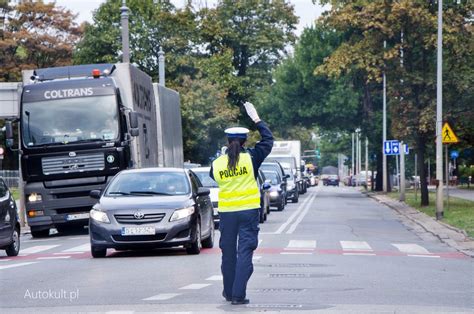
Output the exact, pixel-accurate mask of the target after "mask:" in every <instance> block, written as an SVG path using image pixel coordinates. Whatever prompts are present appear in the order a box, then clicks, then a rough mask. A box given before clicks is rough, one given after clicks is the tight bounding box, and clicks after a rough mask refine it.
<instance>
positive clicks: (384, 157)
mask: <svg viewBox="0 0 474 314" xmlns="http://www.w3.org/2000/svg"><path fill="white" fill-rule="evenodd" d="M383 48H384V50H385V48H387V42H386V41H385V40H384V41H383ZM382 120H383V126H382V128H383V131H382V132H383V139H382V168H383V169H382V182H383V183H382V186H383V191H384V192H385V193H387V190H388V187H387V179H388V178H387V155H385V152H383V149H384V143H385V141H386V140H387V80H386V77H385V69H384V70H383V118H382Z"/></svg>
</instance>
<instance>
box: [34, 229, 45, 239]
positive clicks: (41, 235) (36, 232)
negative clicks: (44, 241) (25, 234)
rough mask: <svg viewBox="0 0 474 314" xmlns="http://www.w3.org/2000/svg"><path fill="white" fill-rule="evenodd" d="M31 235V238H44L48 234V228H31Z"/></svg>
mask: <svg viewBox="0 0 474 314" xmlns="http://www.w3.org/2000/svg"><path fill="white" fill-rule="evenodd" d="M31 236H32V237H33V238H45V237H47V236H49V229H46V230H35V229H31Z"/></svg>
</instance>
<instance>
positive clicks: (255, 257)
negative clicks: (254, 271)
mask: <svg viewBox="0 0 474 314" xmlns="http://www.w3.org/2000/svg"><path fill="white" fill-rule="evenodd" d="M261 258H262V257H261V256H254V257H253V258H252V259H255V260H257V259H261Z"/></svg>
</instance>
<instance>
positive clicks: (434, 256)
mask: <svg viewBox="0 0 474 314" xmlns="http://www.w3.org/2000/svg"><path fill="white" fill-rule="evenodd" d="M407 256H411V257H431V258H440V257H441V256H439V255H416V254H408V255H407Z"/></svg>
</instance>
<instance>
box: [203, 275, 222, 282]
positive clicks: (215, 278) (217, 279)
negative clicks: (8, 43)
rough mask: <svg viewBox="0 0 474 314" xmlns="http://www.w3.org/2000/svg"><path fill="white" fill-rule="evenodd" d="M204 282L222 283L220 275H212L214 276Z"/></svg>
mask: <svg viewBox="0 0 474 314" xmlns="http://www.w3.org/2000/svg"><path fill="white" fill-rule="evenodd" d="M206 280H212V281H222V275H214V276H211V277H209V278H207V279H206Z"/></svg>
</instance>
